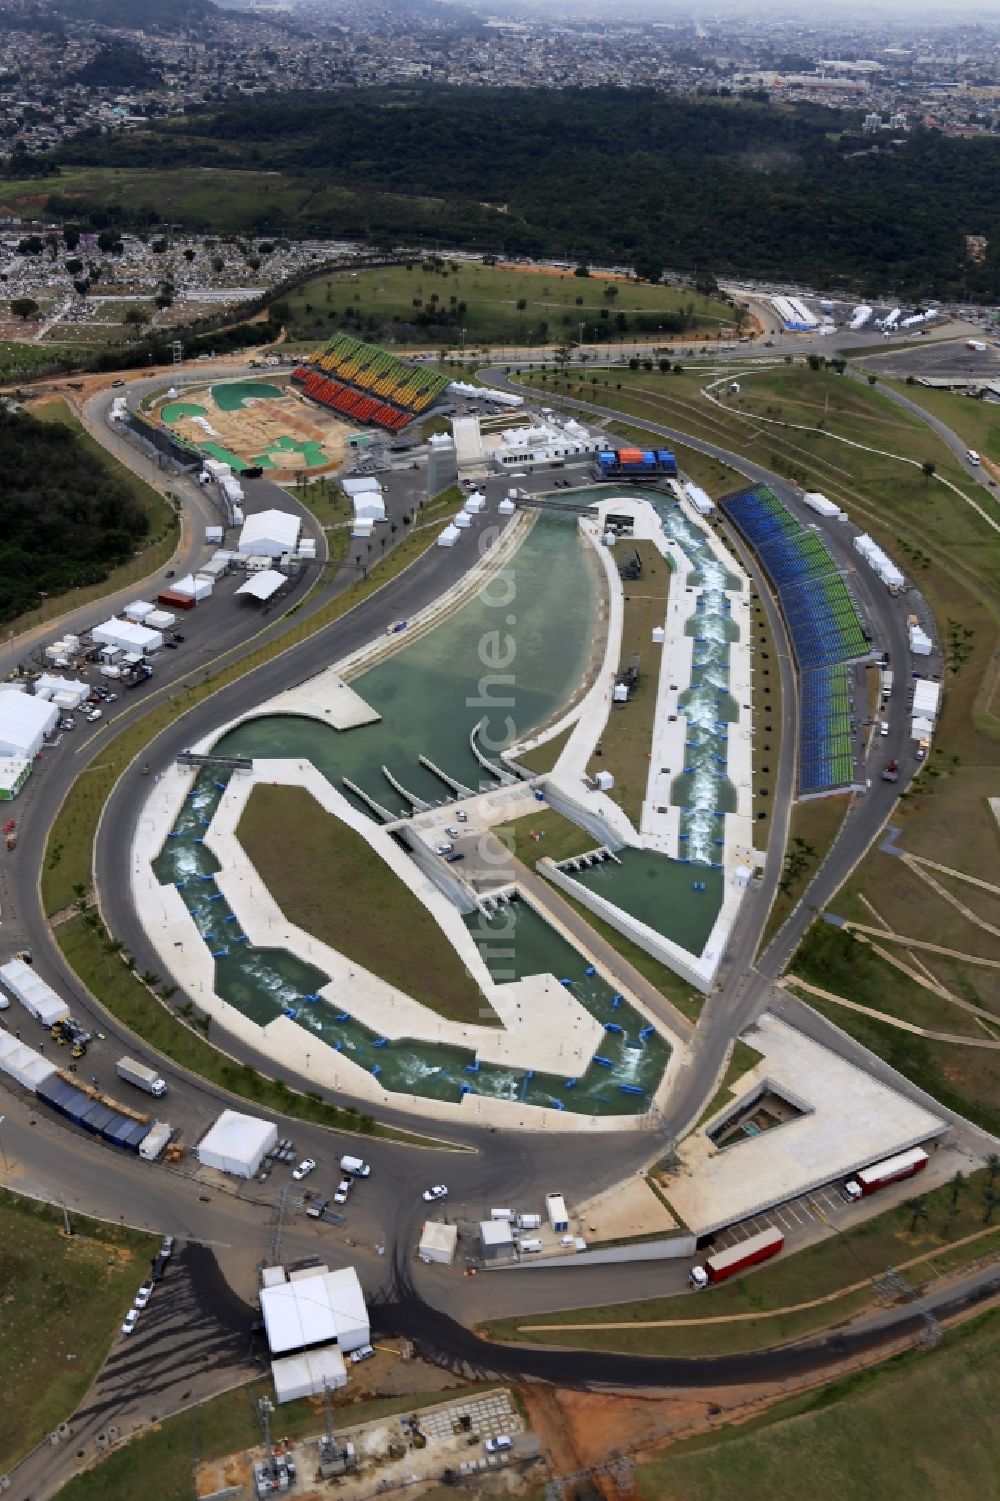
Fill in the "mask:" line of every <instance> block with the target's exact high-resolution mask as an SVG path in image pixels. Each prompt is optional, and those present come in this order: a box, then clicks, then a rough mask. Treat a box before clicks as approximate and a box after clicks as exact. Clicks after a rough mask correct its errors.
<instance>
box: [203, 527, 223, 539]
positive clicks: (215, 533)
mask: <svg viewBox="0 0 1000 1501" xmlns="http://www.w3.org/2000/svg"><path fill="white" fill-rule="evenodd" d="M224 537H225V532H224V530H223V528H222V527H221V526H206V528H205V541H206V542H221V541H222V540H223V538H224Z"/></svg>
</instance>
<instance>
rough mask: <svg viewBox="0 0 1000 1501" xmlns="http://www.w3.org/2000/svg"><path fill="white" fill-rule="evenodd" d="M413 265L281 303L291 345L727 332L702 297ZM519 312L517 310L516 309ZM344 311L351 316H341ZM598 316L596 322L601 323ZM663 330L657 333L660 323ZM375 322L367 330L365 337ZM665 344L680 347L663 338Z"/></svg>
mask: <svg viewBox="0 0 1000 1501" xmlns="http://www.w3.org/2000/svg"><path fill="white" fill-rule="evenodd" d="M427 264H428V263H422V262H420V261H415V262H413V263H411V264H410V265H409V266H403V265H400V266H382V267H379V268H377V269H375V270H371V271H357V272H355V271H340V272H335V273H333V274H328V275H324V276H319V277H317V278H316V279H315V280H314V281H310V282H306V283H305V284H304V285H303V286H301V287H299V288H298V289H297V290H296V291H294V292H292V293H291V294H290V295H289V296H288V298H287V299H285V300H287V301H288V303H289V304H290V307H291V317H290V320H289V328H290V333H291V336H292V337H293V338H296V339H300V338H308V337H313V338H316V339H317V340H318V339H323V338H326V337H328V336H329V335H330V334H331V333H333V332H334V331H335V330H336V329H338V328H343V327H347V328H350V329H351V330H352V331H358V324H359V323H360V325H361V330H362V331H365V330H367V331H368V332H369V333H371V335H372V337H375V338H377V339H391V338H393V337H395V338H397V339H398V340H399V341H400V342H402V343H416V344H420V343H423V344H430V343H433V344H444V345H447V346H450V347H453V348H456V349H457V348H460V347H461V344H462V330H463V329H464V330H465V336H466V340H465V341H466V346H467V347H470V348H471V346H472V345H474V344H476V343H508V344H512V345H521V346H523V345H525V344H527V343H528V342H529V340H530V342H532V343H534V344H557V343H562V342H565V343H570V342H572V343H576V342H577V341H578V340H579V337H580V325H581V323H582V324H584V330H583V337H584V342H587V340H588V328H589V330H590V332H589V338H590V339H591V340H592V339H594V337H595V331H596V329H597V328H598V327H599V326H601V325H607V326H608V327H610V328H612V329H614V328H615V327H616V323H615V320H616V319H619V320H620V319H621V318H624V319H625V322H626V330H625V331H621V332H619V333H618V335H617V336H618V337H623V338H634V337H635V334H636V330H637V327H638V329H639V332H640V333H641V335H642V336H643V337H646V336H648V337H650V338H652V339H657V338H658V337H659V335H658V328H659V327H666V326H668V322H669V320H680V319H683V320H684V321H685V322H686V323H687V324H689V328H690V333H691V335H692V336H696V337H702V336H704V335H705V334H706V333H712V334H714V333H715V332H716V331H717V330H718V329H719V328H720V327H721V326H722V324H724V323H726V322H729V323H732V321H733V318H734V316H735V314H734V312H733V309H732V308H731V307H730V306H729V305H728V304H727V303H724V302H722V301H720V300H719V299H717V298H711V297H702V296H701V295H700V294H699V293H697V292H695V291H694V290H693V289H690V288H683V287H661V286H649V285H647V284H645V283H639V282H629V281H610V280H606V279H605V278H603V277H599V276H590V277H579V276H573V275H572V273H568V272H567V273H565V274H548V273H544V272H541V271H522V270H507V269H506V268H504V267H501V266H484V265H482V264H481V263H479V262H470V261H464V260H463V261H448V260H444V261H442V262H440V265H441V267H442V269H440V270H428V269H426V265H427ZM521 303H523V304H524V306H523V307H521V306H519V304H521ZM435 308H436V309H441V310H443V311H444V312H445V313H446V314H447V321H446V322H445V323H438V322H434V323H432V324H422V323H421V315H422V314H426V313H427V312H428V310H430V309H435ZM347 309H351V316H350V317H348V316H347ZM602 315H603V316H602ZM658 318H662V319H664V320H665V323H664V325H658V324H657V319H658ZM369 320H372V321H373V323H374V327H373V328H370V327H369ZM662 337H663V339H675V338H678V337H682V335H681V334H680V333H679V332H677V331H676V330H675V331H674V332H664V333H663V335H662Z"/></svg>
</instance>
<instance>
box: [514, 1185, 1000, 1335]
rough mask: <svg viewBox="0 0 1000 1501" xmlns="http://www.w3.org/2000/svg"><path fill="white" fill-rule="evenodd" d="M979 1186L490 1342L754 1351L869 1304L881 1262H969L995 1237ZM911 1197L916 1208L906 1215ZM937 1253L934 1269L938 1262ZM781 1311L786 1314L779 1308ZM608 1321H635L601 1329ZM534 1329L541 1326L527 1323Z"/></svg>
mask: <svg viewBox="0 0 1000 1501" xmlns="http://www.w3.org/2000/svg"><path fill="white" fill-rule="evenodd" d="M987 1187H988V1178H987V1174H986V1173H985V1172H982V1173H978V1174H976V1175H975V1176H974V1177H971V1178H969V1179H967V1180H965V1181H964V1183H963V1184H962V1186H961V1187H960V1188H959V1191H958V1195H957V1201H956V1200H955V1190H954V1186H953V1185H951V1184H948V1185H946V1186H944V1187H942V1188H937V1189H933V1190H932V1191H931V1192H930V1193H927V1194H923V1195H919V1194H918V1195H915V1196H914V1200H912V1201H910V1202H909V1203H904V1204H899V1205H897V1206H895V1207H894V1208H892V1209H890V1210H888V1211H887V1212H886V1213H885V1214H882V1215H880V1216H879V1217H878V1218H877V1219H873V1220H867V1221H864V1222H862V1223H861V1224H858V1225H855V1226H854V1227H853V1228H852V1229H850V1230H847V1231H844V1232H841V1233H839V1234H836V1235H833V1236H831V1237H829V1238H828V1239H827V1240H824V1241H821V1242H819V1243H818V1244H816V1245H813V1246H809V1247H807V1248H806V1249H805V1250H802V1251H799V1252H797V1253H796V1254H795V1255H793V1256H787V1257H779V1258H778V1259H777V1260H775V1261H773V1262H771V1263H770V1264H769V1265H768V1266H767V1267H765V1268H762V1269H761V1270H760V1271H758V1272H755V1273H753V1275H751V1276H748V1277H743V1278H740V1279H738V1280H736V1281H733V1282H727V1283H725V1284H724V1285H723V1286H721V1287H715V1288H712V1289H711V1297H705V1298H700V1297H692V1296H691V1294H690V1293H682V1294H680V1295H679V1296H675V1297H665V1298H647V1299H644V1300H642V1301H639V1302H626V1303H617V1304H611V1305H609V1306H605V1307H600V1308H576V1309H566V1310H564V1311H560V1312H558V1313H554V1314H546V1315H545V1316H538V1317H530V1318H529V1317H526V1316H523V1315H522V1316H521V1317H520V1318H517V1317H513V1318H508V1319H498V1320H493V1321H491V1322H490V1323H489V1324H488V1325H487V1326H486V1328H487V1330H488V1332H489V1334H490V1336H491V1337H492V1338H493V1339H496V1340H504V1341H514V1342H516V1343H520V1344H551V1345H556V1344H558V1345H569V1346H572V1347H573V1348H578V1349H588V1350H613V1351H619V1352H626V1353H634V1354H644V1355H698V1354H702V1355H707V1354H713V1353H724V1352H727V1351H736V1350H752V1349H763V1348H765V1347H767V1346H768V1345H770V1344H775V1343H780V1342H782V1341H783V1340H786V1339H791V1338H793V1337H797V1336H799V1335H801V1334H804V1333H806V1332H812V1331H814V1330H816V1329H820V1328H823V1327H826V1326H828V1325H831V1324H834V1323H837V1322H838V1321H840V1320H842V1319H844V1318H845V1317H847V1316H848V1315H850V1314H852V1313H854V1312H856V1311H857V1309H858V1308H860V1307H863V1306H865V1305H866V1304H868V1303H870V1302H873V1301H875V1298H874V1293H873V1291H872V1289H871V1287H870V1282H871V1280H872V1279H873V1278H875V1277H879V1276H881V1275H882V1273H883V1272H884V1271H885V1269H886V1267H889V1266H896V1267H899V1266H902V1265H903V1264H904V1263H906V1262H910V1261H913V1260H914V1259H915V1258H920V1265H919V1266H918V1267H915V1268H914V1270H913V1273H912V1276H911V1279H910V1280H911V1281H913V1282H917V1283H919V1282H922V1281H925V1280H927V1279H928V1278H933V1277H934V1276H936V1275H938V1273H939V1271H940V1270H943V1269H946V1268H950V1267H952V1266H954V1265H962V1264H966V1263H969V1262H972V1261H975V1260H976V1259H977V1258H978V1257H979V1256H980V1255H982V1254H983V1252H984V1250H988V1249H990V1248H992V1247H993V1246H995V1244H996V1243H997V1241H998V1240H1000V1227H996V1226H994V1227H992V1228H991V1227H990V1226H988V1225H987V1224H986V1223H985V1208H986V1207H988V1206H987V1199H986V1191H987ZM667 1198H668V1200H669V1189H668V1190H667ZM916 1202H919V1203H920V1204H921V1206H922V1212H921V1214H920V1215H919V1216H916V1218H915V1207H914V1206H915V1204H916ZM981 1232H986V1233H985V1234H983V1237H982V1239H981V1240H978V1241H973V1242H971V1243H970V1245H969V1247H968V1248H967V1249H966V1250H964V1251H963V1250H962V1248H959V1247H954V1246H953V1243H954V1242H955V1241H959V1240H962V1239H964V1238H965V1237H966V1236H972V1235H977V1236H978V1235H980V1233H981ZM942 1258H943V1259H944V1260H943V1265H942V1266H939V1265H938V1263H939V1261H940V1260H941V1259H942ZM858 1284H861V1286H860V1287H858ZM830 1294H835V1295H837V1296H836V1297H835V1298H834V1299H833V1300H831V1301H830V1302H829V1303H827V1304H825V1305H823V1306H822V1307H821V1308H819V1309H800V1307H799V1305H802V1304H804V1303H807V1302H810V1301H811V1300H814V1299H817V1298H825V1297H828V1296H829V1295H830ZM786 1309H787V1310H795V1311H794V1312H788V1313H786V1312H784V1310H786ZM734 1314H749V1315H753V1316H754V1317H752V1318H750V1319H747V1320H744V1321H737V1322H729V1321H726V1319H725V1316H726V1315H734ZM660 1319H667V1320H676V1321H679V1322H677V1323H674V1324H672V1325H671V1326H670V1327H659V1328H656V1327H653V1328H642V1327H640V1326H641V1325H642V1324H643V1323H644V1322H648V1321H655V1320H660ZM567 1324H591V1325H594V1326H597V1327H594V1328H591V1329H566V1330H565V1331H563V1329H562V1327H561V1326H564V1325H567ZM607 1324H634V1325H636V1326H637V1327H634V1328H624V1329H602V1328H601V1327H600V1326H601V1325H607ZM541 1325H545V1326H547V1327H546V1328H544V1329H543V1328H541V1327H537V1328H536V1327H533V1326H541Z"/></svg>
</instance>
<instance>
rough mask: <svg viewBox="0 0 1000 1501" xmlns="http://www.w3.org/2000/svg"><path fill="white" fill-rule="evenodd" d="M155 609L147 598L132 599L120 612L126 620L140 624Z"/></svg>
mask: <svg viewBox="0 0 1000 1501" xmlns="http://www.w3.org/2000/svg"><path fill="white" fill-rule="evenodd" d="M155 609H156V606H155V605H151V604H150V603H149V602H148V600H145V599H134V600H133V601H132V603H131V604H130V605H126V606H125V608H124V610H123V611H122V614H123V615H124V616H125V619H126V620H131V621H132V623H133V624H134V625H142V624H143V622H144V621H145V620H146V619H147V617H148V616H150V615H152V613H153V611H154V610H155Z"/></svg>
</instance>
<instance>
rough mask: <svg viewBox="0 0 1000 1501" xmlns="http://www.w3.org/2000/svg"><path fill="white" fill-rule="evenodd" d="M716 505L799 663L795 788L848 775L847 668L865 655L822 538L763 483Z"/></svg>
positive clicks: (830, 783) (826, 784)
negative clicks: (772, 601) (753, 563)
mask: <svg viewBox="0 0 1000 1501" xmlns="http://www.w3.org/2000/svg"><path fill="white" fill-rule="evenodd" d="M719 506H720V509H721V510H722V511H723V513H724V514H725V515H726V516H728V517H729V518H730V520H731V521H732V522H733V524H734V525H735V526H736V528H737V530H738V531H739V532H740V533H741V535H742V536H743V538H744V540H745V541H746V542H747V544H748V545H749V546H750V547H751V548H752V549H753V551H754V552H755V553H756V554H757V557H758V558H759V559H760V562H761V566H762V568H763V569H764V571H765V573H766V574H767V575H768V577H769V578H770V580H771V582H772V584H773V585H774V588H775V592H776V593H777V596H778V601H779V603H780V606H781V613H782V615H783V617H784V620H785V626H786V628H787V631H788V639H789V641H790V643H791V647H792V651H793V653H794V655H795V661H796V663H797V665H798V669H799V693H800V699H801V716H800V725H801V729H800V750H799V792H800V793H802V794H805V793H811V792H823V791H829V790H830V789H832V788H835V787H844V786H847V785H849V784H850V783H851V782H852V780H853V773H854V757H853V752H852V731H853V723H852V719H853V716H852V713H851V672H850V669H849V668H848V667H847V666H846V665H845V664H846V663H849V662H853V661H857V660H858V659H860V658H863V657H866V656H868V655H869V654H870V651H871V648H870V646H869V644H868V641H867V638H866V636H865V631H864V626H863V624H862V621H861V617H860V615H859V614H858V608H857V605H856V604H855V602H854V600H853V598H852V597H851V593H850V590H849V589H848V587H847V584H846V583H845V581H844V578H843V575H842V573H841V572H840V570H839V568H838V566H837V563H836V561H835V560H834V558H833V556H832V554H831V553H830V551H829V549H828V548H827V546H826V544H825V542H824V541H823V539H822V538H821V537H819V536H817V535H816V533H815V532H814V531H812V530H811V529H809V528H807V527H804V526H802V525H801V523H800V522H799V521H798V520H796V518H795V517H794V516H793V515H792V513H791V512H790V511H789V510H788V508H787V507H786V506H784V505H782V503H781V501H780V500H779V499H778V497H777V496H776V495H775V494H774V492H773V490H770V489H768V487H767V486H766V485H750V486H748V487H747V488H746V489H744V490H737V491H735V492H734V493H733V494H732V495H724V496H723V497H722V498H721V499H720V501H719Z"/></svg>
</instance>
